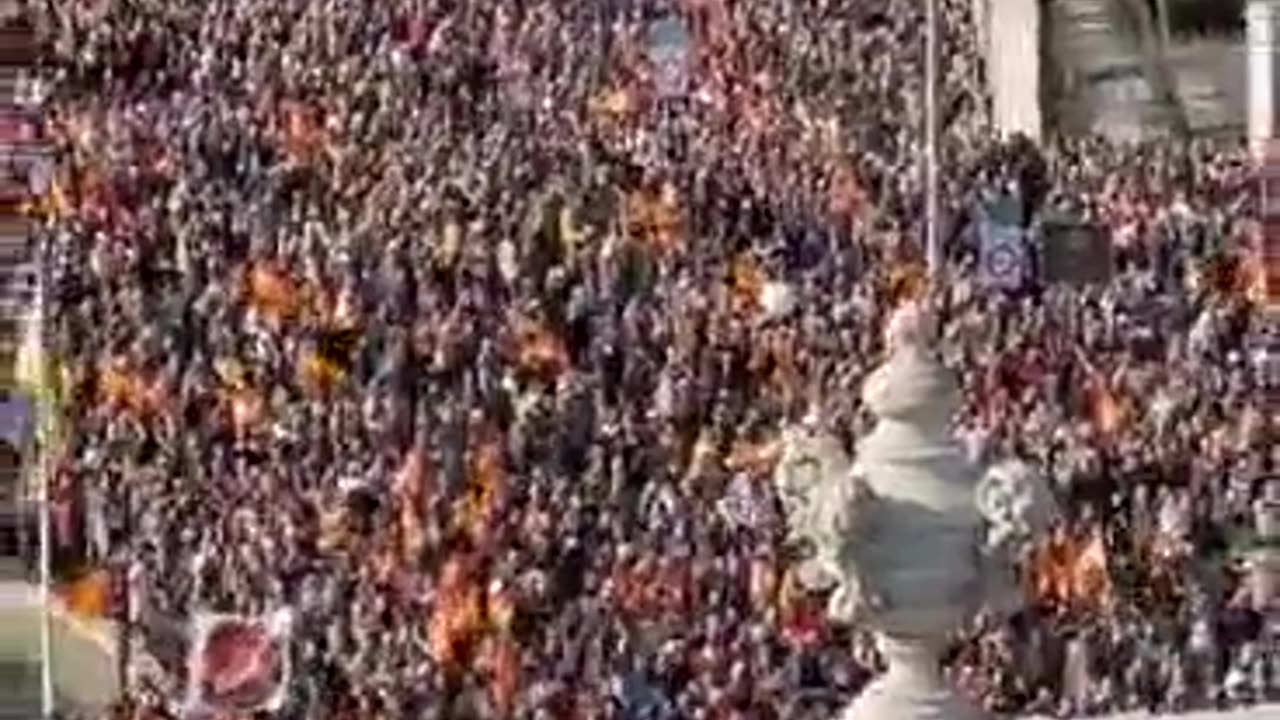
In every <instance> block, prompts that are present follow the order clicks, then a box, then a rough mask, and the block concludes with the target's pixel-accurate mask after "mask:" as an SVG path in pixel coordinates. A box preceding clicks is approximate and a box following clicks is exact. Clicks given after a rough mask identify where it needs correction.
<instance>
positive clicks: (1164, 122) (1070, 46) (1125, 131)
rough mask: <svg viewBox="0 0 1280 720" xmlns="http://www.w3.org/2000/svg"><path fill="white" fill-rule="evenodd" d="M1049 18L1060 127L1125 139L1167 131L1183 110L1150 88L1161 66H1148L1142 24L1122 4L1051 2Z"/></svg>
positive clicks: (1112, 1) (1071, 0)
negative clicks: (1056, 80) (1153, 76)
mask: <svg viewBox="0 0 1280 720" xmlns="http://www.w3.org/2000/svg"><path fill="white" fill-rule="evenodd" d="M1049 15H1050V20H1049V23H1050V27H1051V28H1052V30H1051V37H1049V38H1048V41H1049V43H1050V44H1051V48H1052V49H1051V53H1050V55H1051V57H1052V58H1053V61H1054V63H1055V64H1056V66H1057V67H1056V71H1057V79H1058V85H1059V88H1058V93H1057V102H1056V103H1055V107H1054V108H1053V109H1052V113H1053V115H1054V116H1055V117H1056V118H1057V120H1058V123H1057V124H1058V126H1059V128H1061V129H1063V130H1065V131H1067V132H1068V133H1072V134H1079V133H1099V134H1103V135H1108V136H1112V137H1118V138H1124V139H1136V138H1138V137H1142V136H1143V135H1147V134H1150V133H1151V132H1152V130H1153V129H1155V130H1157V131H1158V132H1164V131H1167V129H1168V127H1170V126H1171V124H1172V123H1173V122H1174V121H1175V120H1176V115H1177V114H1178V113H1180V112H1181V107H1178V106H1176V103H1170V102H1168V101H1167V100H1166V99H1162V98H1161V93H1160V92H1159V89H1158V88H1155V87H1153V86H1152V77H1151V75H1152V73H1153V72H1155V71H1156V70H1159V69H1160V68H1158V67H1146V63H1148V62H1152V59H1151V58H1147V57H1145V56H1144V33H1143V29H1142V28H1141V27H1140V25H1141V21H1140V19H1138V18H1135V17H1133V16H1132V14H1131V13H1130V12H1129V11H1128V8H1127V5H1126V3H1125V1H1124V0H1051V2H1050V3H1049ZM1148 31H1150V29H1148ZM1154 41H1155V38H1154V37H1146V39H1145V42H1147V43H1151V42H1154ZM1148 48H1149V46H1148Z"/></svg>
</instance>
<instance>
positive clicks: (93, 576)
mask: <svg viewBox="0 0 1280 720" xmlns="http://www.w3.org/2000/svg"><path fill="white" fill-rule="evenodd" d="M58 594H59V595H60V596H61V597H62V601H63V602H64V603H65V604H66V608H67V610H69V611H71V612H72V613H73V614H75V615H78V616H80V617H89V618H101V617H106V616H107V613H108V612H109V611H110V609H111V574H110V573H109V572H107V571H106V570H93V571H90V572H88V573H86V574H84V575H82V576H81V577H79V578H76V579H75V580H72V581H71V582H69V583H67V584H66V585H64V586H63V587H62V588H61V589H60V591H59V593H58Z"/></svg>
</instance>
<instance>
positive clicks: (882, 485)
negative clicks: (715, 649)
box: [774, 304, 1053, 720]
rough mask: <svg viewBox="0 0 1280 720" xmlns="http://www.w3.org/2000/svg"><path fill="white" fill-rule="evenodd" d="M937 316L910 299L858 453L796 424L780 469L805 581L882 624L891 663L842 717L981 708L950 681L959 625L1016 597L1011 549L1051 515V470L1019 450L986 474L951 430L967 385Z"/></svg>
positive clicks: (908, 716)
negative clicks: (959, 379)
mask: <svg viewBox="0 0 1280 720" xmlns="http://www.w3.org/2000/svg"><path fill="white" fill-rule="evenodd" d="M936 334H937V326H936V322H935V321H934V319H933V317H932V316H931V315H930V314H929V313H928V311H927V310H926V309H925V308H924V307H922V306H919V305H915V304H908V305H907V306H905V307H904V308H901V309H900V310H898V311H897V312H896V313H895V315H894V316H893V317H892V318H891V319H890V322H889V323H888V326H887V331H886V344H887V346H888V348H889V358H888V360H887V362H886V363H885V364H884V365H883V366H881V367H879V368H877V369H876V370H875V371H874V372H873V373H872V374H871V375H870V377H868V379H867V381H866V384H865V385H864V387H863V399H864V401H865V402H866V404H867V406H868V407H869V408H870V409H871V410H872V411H873V412H874V413H875V414H876V416H877V419H878V421H877V424H876V427H875V429H874V430H873V431H872V432H871V433H870V434H868V435H867V436H866V437H864V438H863V439H862V440H861V442H860V443H859V444H858V448H857V458H858V460H857V462H856V463H853V462H851V461H850V458H849V457H848V456H847V454H846V453H845V452H844V450H843V448H842V447H841V446H840V443H839V442H838V441H836V440H835V439H834V438H832V437H830V436H828V435H825V434H823V433H821V432H818V431H816V430H815V429H814V428H813V427H811V426H800V427H793V428H789V429H787V430H786V431H785V432H784V435H783V452H782V455H781V457H780V462H779V464H778V468H777V471H776V474H775V478H774V481H775V484H776V485H777V489H778V492H779V495H780V496H781V498H782V505H783V509H784V511H785V513H786V517H787V521H788V528H789V531H790V533H791V540H792V541H793V542H795V543H797V544H799V545H801V546H802V547H803V548H804V549H805V551H806V560H805V562H804V563H803V564H802V566H801V567H800V569H799V570H800V580H801V582H802V583H803V584H806V585H808V586H810V587H815V588H822V589H829V590H834V592H833V594H832V600H831V606H830V608H829V610H830V612H831V614H832V615H833V616H834V617H836V618H840V619H845V620H850V619H857V620H859V621H861V622H865V623H866V624H867V625H868V626H869V627H871V628H872V629H874V630H875V631H876V632H877V635H878V637H879V640H880V649H881V652H882V653H883V654H884V655H885V656H886V659H888V660H889V671H888V672H887V673H886V674H885V675H884V676H882V677H880V678H878V679H877V680H876V681H875V682H873V683H872V684H871V685H870V686H869V687H868V688H867V690H866V691H865V692H864V693H863V694H862V695H860V696H859V697H858V698H857V699H855V701H854V702H853V703H852V704H851V705H850V707H849V708H847V709H846V710H845V712H844V715H843V718H844V720H879V719H880V718H891V719H893V720H916V719H919V720H923V719H924V718H930V719H934V720H962V719H967V718H981V717H983V714H982V713H981V712H980V711H979V710H977V709H976V708H973V707H971V706H970V705H969V704H968V703H966V702H964V701H963V700H961V699H960V698H959V697H957V696H956V695H955V694H954V693H952V692H951V690H950V689H949V688H947V687H946V685H945V683H944V682H943V681H942V678H941V674H940V672H939V667H938V665H939V663H938V656H939V654H940V653H941V651H942V649H943V647H944V646H945V644H946V642H947V638H948V635H949V633H950V632H951V631H952V630H954V629H955V628H957V627H958V626H959V625H960V624H961V623H963V622H964V620H965V619H966V618H967V616H968V615H970V614H971V613H972V612H973V611H974V610H975V608H976V606H977V605H979V604H994V605H995V607H996V608H997V609H1001V610H1008V609H1012V608H1013V607H1014V606H1015V604H1016V601H1017V600H1018V598H1017V587H1016V585H1015V583H1014V582H1013V576H1012V569H1011V561H1012V560H1013V559H1015V558H1016V557H1018V556H1019V555H1020V554H1021V552H1022V550H1023V548H1025V547H1026V546H1027V545H1028V543H1029V542H1030V541H1031V540H1032V539H1033V538H1034V537H1035V536H1036V535H1037V534H1039V533H1041V532H1043V531H1044V530H1045V529H1046V527H1047V525H1048V522H1049V520H1050V517H1051V515H1052V510H1053V507H1052V501H1051V496H1050V494H1049V490H1048V487H1047V485H1046V484H1045V482H1044V481H1043V479H1042V478H1040V477H1039V476H1038V475H1037V474H1036V473H1035V472H1034V470H1033V469H1032V468H1031V467H1030V466H1029V465H1026V464H1023V463H1019V462H1009V463H1004V464H1001V465H997V466H995V467H993V468H991V469H990V470H989V471H988V472H986V474H985V475H983V476H982V477H981V478H979V469H978V468H975V467H972V466H971V465H970V464H969V463H968V462H967V461H966V460H965V455H964V453H963V451H962V450H961V448H960V447H959V445H958V444H957V443H956V442H955V441H954V440H953V439H952V437H951V431H950V427H949V425H950V419H951V417H952V416H953V414H954V412H955V410H956V408H957V407H958V403H959V399H960V395H959V387H958V385H957V383H956V381H955V379H954V377H953V376H952V374H951V373H950V372H949V371H948V370H947V369H946V368H944V367H943V366H942V365H941V363H940V362H939V361H938V360H937V359H936V357H935V356H934V354H933V352H932V346H933V343H934V339H935V338H936Z"/></svg>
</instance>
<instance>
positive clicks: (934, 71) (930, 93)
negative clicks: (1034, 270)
mask: <svg viewBox="0 0 1280 720" xmlns="http://www.w3.org/2000/svg"><path fill="white" fill-rule="evenodd" d="M924 13H925V16H924V17H925V19H924V23H925V35H924V38H925V44H924V155H925V178H924V222H925V250H926V258H927V261H928V268H929V280H930V281H931V282H933V283H937V282H938V281H939V280H940V279H941V277H942V272H943V270H944V259H943V254H942V247H941V245H940V235H939V233H938V3H937V0H925V4H924Z"/></svg>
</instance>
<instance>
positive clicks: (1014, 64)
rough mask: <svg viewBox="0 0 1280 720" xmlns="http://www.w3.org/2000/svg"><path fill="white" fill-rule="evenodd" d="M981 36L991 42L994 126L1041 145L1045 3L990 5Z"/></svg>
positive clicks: (993, 0)
mask: <svg viewBox="0 0 1280 720" xmlns="http://www.w3.org/2000/svg"><path fill="white" fill-rule="evenodd" d="M979 21H980V22H981V23H983V27H982V29H981V33H980V34H981V36H982V37H983V38H985V40H986V46H985V47H986V56H987V72H988V80H987V82H988V85H989V86H990V89H991V97H992V121H993V123H994V124H995V127H996V130H997V131H999V133H1000V134H1001V135H1003V136H1009V135H1013V134H1015V133H1022V134H1024V135H1026V136H1028V137H1030V138H1031V139H1032V140H1039V139H1040V133H1041V129H1042V120H1041V113H1040V3H1039V2H1038V0H989V2H987V3H986V12H985V13H984V15H983V17H981V18H979Z"/></svg>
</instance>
